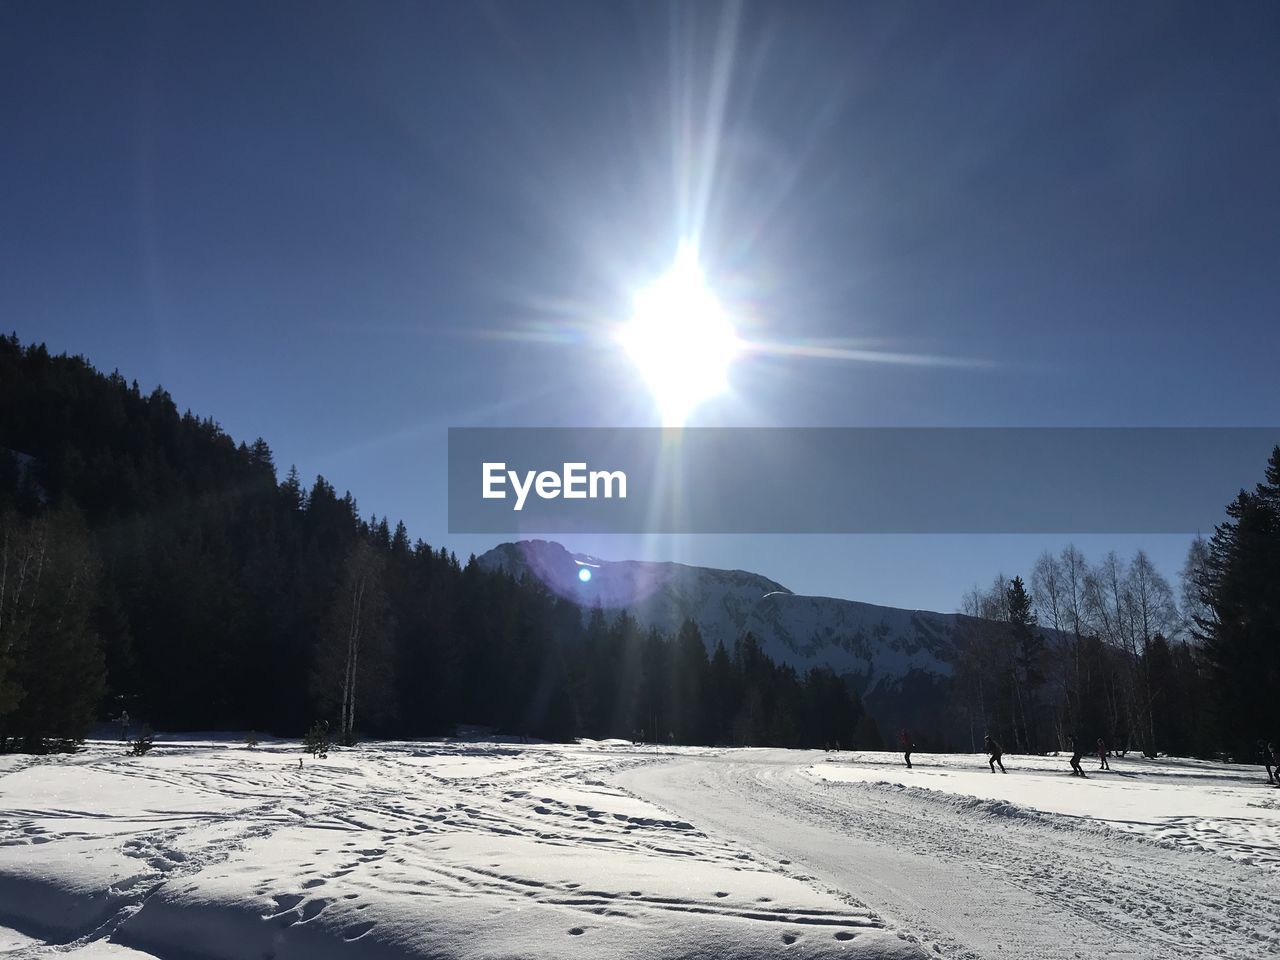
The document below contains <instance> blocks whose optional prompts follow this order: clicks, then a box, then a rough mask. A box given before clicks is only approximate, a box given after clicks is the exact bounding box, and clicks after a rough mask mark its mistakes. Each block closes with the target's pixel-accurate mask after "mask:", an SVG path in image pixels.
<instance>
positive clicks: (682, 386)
mask: <svg viewBox="0 0 1280 960" xmlns="http://www.w3.org/2000/svg"><path fill="white" fill-rule="evenodd" d="M619 340H620V341H621V343H622V345H623V347H624V348H625V349H626V351H627V353H628V355H630V357H631V359H632V360H633V361H634V362H635V364H636V366H637V367H638V368H639V370H640V375H641V376H642V377H643V378H644V380H645V383H646V384H648V387H649V389H650V391H652V393H653V397H654V400H655V401H656V402H657V404H658V407H659V409H660V410H661V412H662V422H663V426H667V427H679V426H683V425H684V422H685V420H686V419H687V418H688V416H689V414H690V413H692V412H693V410H694V408H695V407H697V406H698V404H700V403H702V402H703V401H705V400H709V399H710V398H711V397H714V396H716V395H717V394H718V393H721V392H722V391H723V390H724V389H725V388H726V387H727V386H728V371H729V366H730V364H732V363H733V361H734V358H735V357H737V355H738V353H739V351H740V349H741V342H740V341H739V340H738V335H737V333H736V332H735V331H734V329H733V324H732V323H731V322H730V320H729V316H728V314H727V313H725V310H724V308H723V307H722V306H721V305H720V301H719V300H717V299H716V296H715V294H714V293H712V291H711V290H710V289H709V288H708V287H707V284H706V281H705V279H704V278H703V275H702V269H701V267H699V265H698V260H697V256H696V254H695V253H694V252H693V250H692V249H691V248H688V247H684V248H682V249H681V251H680V254H679V255H678V256H677V257H676V262H675V263H674V264H673V265H672V267H671V269H670V270H668V271H667V272H666V273H665V274H663V275H662V276H661V277H659V278H658V279H657V280H655V281H654V282H653V283H652V284H651V285H650V286H648V287H646V288H645V289H643V290H641V291H640V292H639V293H637V294H636V297H635V306H634V312H633V313H632V316H631V319H630V321H629V322H628V323H627V324H626V325H625V326H624V327H623V329H622V331H621V333H620V334H619Z"/></svg>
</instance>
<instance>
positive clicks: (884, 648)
mask: <svg viewBox="0 0 1280 960" xmlns="http://www.w3.org/2000/svg"><path fill="white" fill-rule="evenodd" d="M477 560H478V562H479V564H480V565H481V566H482V567H484V568H486V569H489V570H503V571H505V572H507V573H509V574H511V575H513V576H515V577H521V576H531V577H534V578H536V579H538V580H539V581H541V582H542V583H543V584H545V585H546V586H547V587H548V588H549V589H550V590H552V591H553V592H555V593H556V594H558V595H560V596H562V597H566V598H568V599H571V600H573V601H574V602H575V603H578V604H579V605H581V606H582V607H583V608H584V609H588V610H589V609H591V608H593V607H595V606H599V607H601V608H602V609H603V610H604V611H605V612H606V613H614V614H616V613H617V612H618V611H621V610H623V609H625V610H627V611H629V612H630V613H631V614H632V615H633V616H634V617H635V618H636V619H637V620H638V621H639V622H640V623H641V624H642V625H643V626H645V627H657V628H658V629H659V630H661V631H663V632H664V633H667V634H669V635H671V634H674V633H675V632H676V631H677V630H678V629H679V627H680V624H681V623H683V622H684V620H685V619H691V620H693V621H694V622H695V623H697V624H698V627H699V629H700V630H701V631H702V636H703V638H704V640H705V641H706V643H707V647H708V651H710V650H713V649H714V648H715V646H716V644H717V643H719V642H723V643H724V644H725V646H726V647H728V648H729V649H730V650H732V649H733V644H734V642H735V641H737V640H738V639H739V638H740V637H742V636H743V635H744V634H746V633H747V632H750V633H752V634H753V635H754V636H755V637H756V639H757V640H759V642H760V644H761V646H762V648H763V649H764V652H765V653H766V654H767V655H768V656H769V657H770V658H771V659H773V660H774V661H775V662H777V663H785V664H788V665H790V666H793V667H795V668H796V670H798V671H800V672H801V673H803V672H804V671H806V670H808V669H810V668H813V667H822V666H825V667H830V668H831V669H833V670H834V671H835V672H836V673H837V674H839V675H841V676H844V677H847V678H849V680H850V681H851V682H852V683H853V685H854V686H855V687H856V689H857V690H858V691H859V693H860V694H861V695H862V698H863V703H864V706H865V707H866V708H867V712H868V713H870V714H871V716H872V717H873V718H874V719H875V720H876V722H877V724H878V725H879V727H880V729H881V730H882V731H896V730H897V729H898V728H899V727H900V726H904V725H905V726H909V727H912V728H913V729H917V730H943V729H945V728H946V727H947V726H948V723H947V720H948V718H947V716H946V714H947V709H946V708H947V704H948V702H949V700H950V694H949V685H950V678H951V675H952V672H953V664H954V662H955V659H956V657H957V654H958V652H959V649H960V646H961V645H962V644H963V643H964V639H965V628H966V626H967V625H968V624H970V623H972V622H973V621H972V620H971V619H970V618H968V617H965V616H963V615H961V614H954V613H950V614H949V613H933V612H930V611H926V610H903V609H900V608H897V607H884V606H878V605H876V604H871V603H861V602H859V601H856V600H840V599H837V598H833V597H809V596H802V595H800V594H795V593H792V592H791V591H790V590H788V589H786V588H785V587H783V586H782V585H781V584H779V583H776V582H774V581H773V580H770V579H769V578H768V577H763V576H760V575H759V574H756V573H748V572H746V571H743V570H716V569H712V568H708V567H695V566H689V565H687V564H682V563H654V562H648V561H639V560H622V561H610V560H601V559H600V558H598V557H592V556H589V555H586V554H578V553H570V552H569V551H568V550H567V549H565V548H564V547H563V546H562V545H561V544H559V543H555V542H552V541H547V540H523V541H520V542H518V543H503V544H500V545H499V546H497V547H495V548H494V549H492V550H490V551H488V552H487V553H485V554H484V555H483V556H481V557H479V558H477ZM584 571H586V572H585V573H584Z"/></svg>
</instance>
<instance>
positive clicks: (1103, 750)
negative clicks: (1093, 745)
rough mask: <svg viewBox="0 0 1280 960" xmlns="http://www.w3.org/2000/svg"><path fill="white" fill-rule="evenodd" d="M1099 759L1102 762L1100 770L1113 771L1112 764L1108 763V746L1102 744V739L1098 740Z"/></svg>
mask: <svg viewBox="0 0 1280 960" xmlns="http://www.w3.org/2000/svg"><path fill="white" fill-rule="evenodd" d="M1098 759H1099V760H1101V761H1102V763H1101V765H1100V766H1099V767H1098V769H1099V770H1110V769H1111V764H1109V763H1107V745H1106V744H1105V743H1103V742H1102V738H1101V737H1099V738H1098Z"/></svg>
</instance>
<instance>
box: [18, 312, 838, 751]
mask: <svg viewBox="0 0 1280 960" xmlns="http://www.w3.org/2000/svg"><path fill="white" fill-rule="evenodd" d="M123 711H128V713H129V714H130V715H131V716H132V717H134V718H138V719H145V720H147V721H149V722H150V723H151V724H152V725H154V726H155V727H157V728H163V729H180V730H247V729H253V730H259V731H264V732H272V733H278V734H287V735H295V736H297V735H301V734H303V733H304V732H306V731H307V730H308V729H310V728H311V726H312V724H313V723H315V722H316V721H317V720H324V721H326V722H328V723H329V724H330V728H331V730H332V731H333V732H334V735H335V737H336V738H338V739H346V740H350V739H352V738H353V737H355V736H356V735H357V734H363V735H370V736H388V737H392V736H394V737H414V736H427V735H439V734H448V733H452V732H453V731H454V730H455V728H456V727H457V726H458V725H459V724H468V725H474V726H478V727H483V728H489V729H493V730H497V731H501V732H504V733H507V734H512V735H527V736H530V737H539V738H547V739H555V740H564V739H568V738H571V737H577V736H587V737H593V738H605V737H627V738H641V737H643V738H644V739H649V740H659V741H662V742H676V743H707V744H710V743H735V744H760V745H781V746H822V745H824V744H826V743H829V742H835V741H837V740H839V741H843V742H844V743H845V744H846V745H847V744H849V742H850V741H851V740H852V738H853V735H854V730H855V729H856V728H857V727H858V726H859V721H860V719H861V708H860V706H859V703H858V700H857V697H856V695H855V694H854V693H853V692H852V691H851V690H850V688H849V686H848V684H847V683H845V682H844V681H842V680H840V679H838V678H836V677H835V676H834V675H833V674H831V673H830V672H829V671H821V670H817V671H812V672H810V673H808V674H807V675H805V676H800V675H798V674H797V673H796V672H795V671H794V670H792V669H790V668H786V667H779V666H777V665H775V664H773V663H772V662H771V661H769V660H768V658H767V657H765V656H764V655H763V654H761V652H760V650H759V647H758V645H756V644H755V643H754V641H753V640H752V639H751V638H750V637H744V638H742V640H741V641H740V642H739V643H737V644H736V645H735V646H734V648H733V649H726V648H725V647H724V646H723V645H721V646H719V647H717V648H716V649H715V650H714V651H713V652H712V654H711V655H710V656H709V655H708V653H707V651H706V648H705V647H704V645H703V643H702V640H701V638H700V637H699V636H698V634H697V628H696V627H695V626H693V625H692V624H689V625H686V627H685V628H684V629H683V630H681V631H680V633H679V635H678V636H675V637H664V636H661V635H658V634H656V633H654V632H652V631H650V632H645V631H642V630H640V629H639V628H638V627H637V625H636V624H635V622H634V620H632V619H630V618H628V617H625V616H624V617H622V618H619V619H617V620H614V621H611V622H610V623H608V624H606V623H605V621H604V618H603V617H595V616H593V617H588V618H585V620H584V618H583V617H582V615H581V613H580V611H579V610H578V609H577V608H576V607H574V606H573V605H572V604H570V603H568V602H567V601H565V600H562V599H560V598H557V597H555V596H554V595H552V594H551V593H549V592H548V591H547V590H545V589H544V588H543V587H542V586H541V585H540V584H539V583H538V582H536V580H531V579H529V578H525V579H523V580H520V581H516V580H515V579H513V578H512V577H510V576H508V575H506V574H503V573H500V572H494V571H486V570H482V569H481V568H480V567H479V566H478V565H477V564H476V563H474V561H472V562H468V563H460V562H459V560H458V559H457V558H456V557H455V556H453V555H452V554H450V553H448V552H447V551H445V550H443V549H434V548H432V547H431V546H430V545H428V544H427V543H425V542H423V541H422V540H411V539H410V537H409V534H408V531H407V530H406V529H405V527H404V525H403V524H402V523H395V524H393V523H392V522H391V521H390V520H389V519H388V518H386V517H382V518H379V517H374V516H370V517H364V516H362V515H361V513H360V511H359V509H358V507H357V503H356V500H355V498H354V497H352V496H351V494H349V493H344V494H342V495H339V494H338V493H337V491H336V490H335V489H334V487H333V486H332V484H330V483H329V482H328V481H326V480H325V479H324V478H323V477H317V478H316V479H315V480H314V481H313V482H312V483H310V484H309V485H304V484H303V483H302V481H301V479H300V477H299V476H298V473H297V471H296V470H293V469H290V470H288V471H286V472H285V475H284V477H283V479H281V478H280V477H279V476H278V472H277V467H276V464H275V462H274V460H273V457H272V453H271V450H270V448H269V447H268V445H267V443H266V442H265V441H263V440H261V439H258V440H255V441H254V442H253V443H250V444H245V443H237V442H236V441H234V440H233V439H232V438H231V437H229V436H228V435H227V434H226V433H225V432H224V431H223V430H222V429H221V428H220V427H219V426H218V425H217V423H216V422H215V421H213V420H212V419H209V418H200V417H197V416H195V415H193V414H192V413H190V412H185V413H180V412H179V410H178V407H177V406H176V405H175V403H174V401H173V399H172V398H171V397H170V396H169V394H168V393H166V392H165V391H164V390H163V389H160V388H157V389H155V390H153V391H151V392H150V393H146V394H144V393H143V392H142V391H141V389H140V388H139V386H138V384H137V383H136V382H132V383H131V382H128V381H126V380H125V379H124V377H122V376H121V375H120V374H119V373H112V374H110V375H104V374H102V373H100V372H98V371H97V370H95V369H94V368H93V367H92V366H91V365H90V364H89V363H88V362H87V361H85V360H83V359H81V358H77V357H68V356H55V355H51V354H50V353H49V352H48V351H47V350H46V349H45V348H44V347H43V346H41V345H33V346H27V347H24V346H23V345H21V344H20V343H19V342H18V340H17V339H16V337H11V338H0V748H3V749H6V750H26V751H30V752H41V751H47V750H56V749H67V748H70V747H72V746H73V745H74V744H75V742H76V740H77V739H79V738H82V737H83V736H84V735H85V733H86V732H87V731H88V729H89V727H90V726H91V725H92V723H93V722H94V721H95V720H99V721H103V720H107V719H109V718H111V717H115V716H118V715H120V714H121V713H122V712H123Z"/></svg>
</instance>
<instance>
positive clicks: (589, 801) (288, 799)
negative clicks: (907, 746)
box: [0, 739, 919, 960]
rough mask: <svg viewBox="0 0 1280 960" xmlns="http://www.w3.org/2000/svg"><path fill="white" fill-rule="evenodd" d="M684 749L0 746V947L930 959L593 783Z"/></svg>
mask: <svg viewBox="0 0 1280 960" xmlns="http://www.w3.org/2000/svg"><path fill="white" fill-rule="evenodd" d="M673 752H676V751H665V752H655V751H654V750H652V749H637V748H634V747H631V746H629V745H625V744H583V745H580V746H574V747H563V746H550V745H532V746H513V745H496V744H487V745H486V744H440V743H379V744H370V745H364V746H361V747H358V748H356V749H353V750H343V751H337V752H334V753H331V754H330V756H329V758H328V759H327V760H324V761H312V760H311V758H310V757H308V758H306V760H305V762H304V763H303V764H302V765H301V766H299V762H298V761H299V757H300V752H299V748H298V745H297V744H296V743H295V744H271V745H263V746H260V747H258V748H257V749H255V750H249V749H247V748H245V747H244V746H240V745H235V744H232V743H228V742H225V741H223V742H219V741H215V740H194V739H192V740H185V741H175V740H170V741H166V742H162V743H158V744H157V746H156V747H155V749H154V750H153V751H152V752H151V753H150V754H148V755H147V756H145V757H140V758H134V757H126V756H124V755H123V750H122V747H121V745H120V744H118V743H103V742H96V743H91V744H90V745H89V746H88V748H87V749H86V750H85V751H84V752H83V753H82V754H79V755H76V756H70V757H56V758H41V759H36V758H26V757H13V756H9V757H0V926H3V927H4V928H6V929H5V930H4V931H3V932H0V951H5V952H6V955H7V956H15V957H16V956H45V955H50V956H51V955H53V954H55V953H57V954H69V955H71V956H74V957H78V958H86V957H91V958H98V957H104V958H112V960H137V958H139V957H142V958H145V957H148V956H151V957H163V958H175V960H176V958H218V960H221V958H236V960H251V958H252V960H263V958H280V960H283V958H290V957H298V958H303V957H305V958H322V960H323V958H327V957H378V958H383V957H386V958H400V957H424V958H425V957H430V958H441V960H443V958H473V957H474V958H481V957H484V958H499V957H523V958H541V957H547V958H551V957H582V958H592V960H594V958H613V957H617V958H623V957H636V958H639V957H695V956H699V957H765V956H775V955H777V954H778V952H779V951H780V950H783V949H785V950H786V951H787V953H788V955H789V956H797V957H822V956H853V957H908V956H913V955H915V956H918V955H919V948H918V947H917V946H915V945H914V943H913V942H912V940H911V939H910V937H909V936H908V935H907V934H906V933H903V932H900V931H898V930H896V929H890V928H888V927H887V926H886V924H885V922H884V921H883V920H881V919H880V918H879V917H878V916H877V915H875V914H874V913H873V912H872V911H870V910H869V909H867V907H866V906H865V905H862V904H859V903H855V902H852V901H851V900H850V899H849V898H848V897H846V896H844V895H842V894H841V893H840V892H839V891H830V890H827V889H824V888H822V887H820V886H815V885H814V884H813V883H812V882H811V881H810V880H809V879H808V878H807V877H806V876H805V875H804V874H803V872H802V871H800V870H797V869H791V868H789V867H788V866H787V865H785V864H779V863H777V862H774V861H770V860H767V859H762V858H761V857H760V856H758V855H757V854H755V853H754V852H753V851H751V849H750V848H749V847H746V846H744V845H742V844H740V843H738V842H737V841H736V840H734V838H732V837H723V836H712V835H709V834H707V833H705V832H703V831H701V830H700V829H698V828H697V826H696V825H694V824H691V823H689V822H688V821H686V820H683V819H681V818H679V817H673V816H671V815H669V814H667V813H665V812H664V811H662V810H660V809H658V808H657V807H655V806H654V805H653V804H651V803H649V802H647V801H644V800H640V799H637V798H636V797H634V796H632V795H630V794H628V793H626V792H625V791H623V790H621V789H620V788H618V787H616V786H610V785H608V784H607V783H606V782H605V778H607V777H609V776H611V775H614V774H616V773H618V772H619V771H622V770H625V769H627V768H631V767H635V766H637V765H641V764H650V763H654V762H655V761H660V760H663V759H665V758H666V757H668V756H670V755H671V754H672V753H673ZM678 753H679V754H681V755H682V756H685V757H695V758H696V757H700V756H707V755H710V754H711V752H710V751H696V750H681V751H678Z"/></svg>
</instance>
